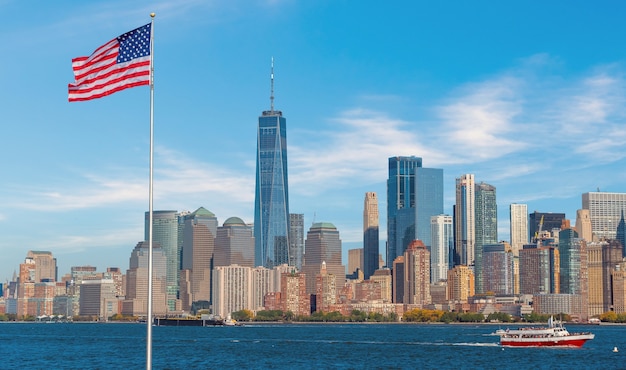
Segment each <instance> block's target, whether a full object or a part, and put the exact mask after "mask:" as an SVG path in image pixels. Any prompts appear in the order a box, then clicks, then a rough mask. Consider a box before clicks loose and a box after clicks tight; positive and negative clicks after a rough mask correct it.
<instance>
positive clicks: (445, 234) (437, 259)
mask: <svg viewBox="0 0 626 370" xmlns="http://www.w3.org/2000/svg"><path fill="white" fill-rule="evenodd" d="M430 234H431V247H430V279H431V283H436V282H438V281H440V280H446V279H447V278H448V270H449V269H450V268H452V266H451V264H450V252H452V246H453V245H454V242H453V240H454V238H453V234H452V216H449V215H438V216H431V217H430Z"/></svg>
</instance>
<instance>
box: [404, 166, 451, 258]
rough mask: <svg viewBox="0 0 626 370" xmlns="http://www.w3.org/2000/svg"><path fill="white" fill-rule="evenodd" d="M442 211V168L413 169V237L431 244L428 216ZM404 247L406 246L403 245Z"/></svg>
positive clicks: (429, 245) (427, 244)
mask: <svg viewBox="0 0 626 370" xmlns="http://www.w3.org/2000/svg"><path fill="white" fill-rule="evenodd" d="M442 213H443V170H442V169H440V168H424V167H418V168H416V169H415V239H417V240H421V241H422V242H423V243H424V245H425V246H426V247H431V246H432V241H431V239H430V218H431V217H432V216H437V215H440V214H442ZM405 248H406V247H405Z"/></svg>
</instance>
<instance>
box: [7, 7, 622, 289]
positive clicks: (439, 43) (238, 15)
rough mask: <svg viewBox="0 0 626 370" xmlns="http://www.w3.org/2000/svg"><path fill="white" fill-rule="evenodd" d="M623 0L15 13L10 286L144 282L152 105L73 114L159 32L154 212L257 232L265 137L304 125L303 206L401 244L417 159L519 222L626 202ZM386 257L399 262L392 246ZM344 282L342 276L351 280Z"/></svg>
mask: <svg viewBox="0 0 626 370" xmlns="http://www.w3.org/2000/svg"><path fill="white" fill-rule="evenodd" d="M625 11H626V4H624V3H623V2H621V1H595V2H589V1H550V2H544V1H525V2H517V3H515V4H513V3H512V2H503V1H495V0H494V1H472V2H468V1H441V2H434V1H397V2H390V3H384V4H383V3H381V2H380V1H376V2H374V1H367V0H366V1H342V0H316V1H295V0H258V1H243V0H233V1H210V0H203V1H200V0H178V1H154V0H152V1H147V0H146V1H133V2H128V1H121V0H120V1H118V0H112V1H111V0H107V1H89V2H76V1H61V0H59V1H55V2H39V3H38V4H37V5H36V6H34V5H33V4H32V3H31V2H25V1H18V0H14V1H11V0H0V53H1V55H3V56H4V58H1V59H0V86H2V89H0V94H1V96H0V102H1V103H0V108H1V109H0V117H1V122H2V126H1V127H2V129H1V130H2V134H1V135H0V138H1V139H0V140H1V142H2V145H0V155H1V156H2V158H3V160H2V161H0V173H1V174H2V177H1V178H2V180H1V181H0V256H1V257H0V279H1V280H4V279H5V278H7V277H10V276H11V274H12V273H13V271H14V270H16V269H18V267H19V263H21V262H23V260H24V257H25V256H26V253H27V251H28V250H31V249H32V250H50V251H52V252H53V254H54V255H55V256H56V257H57V261H58V265H59V274H60V275H62V274H65V273H67V272H69V269H70V267H71V266H75V265H92V266H96V267H97V268H98V270H100V271H102V270H104V269H106V267H108V266H117V267H121V268H122V269H126V268H128V259H129V256H130V252H131V251H132V249H133V247H134V246H135V244H136V243H137V242H138V241H141V240H142V239H143V220H144V218H143V217H144V212H145V211H147V209H148V156H149V89H148V88H147V87H145V86H144V87H138V88H134V89H129V90H125V91H122V92H119V93H116V94H114V95H111V96H109V97H105V98H103V99H98V100H93V101H88V102H80V103H68V102H67V84H68V83H69V82H71V81H72V79H73V75H72V70H71V58H73V57H77V56H82V55H89V54H90V53H91V52H92V51H93V50H94V49H95V48H96V47H98V46H100V45H102V44H104V43H105V42H107V41H108V40H110V39H112V38H114V37H116V36H118V35H120V34H122V33H124V32H126V31H129V30H131V29H133V28H136V27H138V26H140V25H143V24H145V23H148V22H149V21H150V17H149V13H150V12H155V13H156V14H157V16H156V21H155V51H154V52H155V69H156V72H155V107H154V111H155V162H154V166H155V180H154V207H155V209H157V210H158V209H175V210H181V211H182V210H190V211H193V210H195V209H197V208H198V207H200V206H203V207H205V208H207V209H209V210H210V211H212V212H214V213H215V214H216V215H217V217H218V220H219V222H220V224H221V223H222V222H224V221H225V220H226V219H227V218H229V217H231V216H237V217H241V218H242V219H244V220H245V221H247V222H252V221H253V213H254V173H255V172H254V171H255V150H256V126H257V119H258V116H259V115H260V114H261V112H262V111H263V110H267V109H268V108H269V103H270V101H269V95H270V84H269V74H270V60H271V58H272V57H274V58H275V96H276V99H275V107H276V108H277V109H279V110H282V111H283V114H284V116H285V117H286V118H287V130H288V131H287V137H288V152H289V186H290V208H291V212H293V213H304V215H305V225H306V228H307V229H308V226H309V225H310V224H311V223H312V222H313V221H325V222H332V223H334V224H335V225H336V226H337V228H338V229H339V231H340V233H341V238H342V240H343V242H344V249H345V250H347V249H349V248H357V247H360V246H361V243H362V242H361V241H362V209H363V198H364V194H365V192H366V191H375V192H377V193H378V197H379V199H380V204H379V208H380V210H381V219H380V221H381V239H385V238H386V217H385V216H384V214H385V210H386V206H387V205H386V178H387V159H388V158H389V157H390V156H395V155H416V156H420V157H422V158H423V163H424V167H434V168H443V170H444V186H445V189H444V197H445V206H444V210H445V212H446V213H451V212H452V203H453V202H454V179H455V177H458V176H460V175H461V174H463V173H474V174H475V175H476V179H477V181H485V182H487V183H490V184H492V185H494V186H496V188H497V200H498V213H499V214H498V217H499V220H498V221H499V231H500V232H499V238H500V239H504V240H507V239H508V237H509V231H508V227H509V222H508V217H509V213H508V206H509V204H510V203H513V202H517V203H527V204H528V208H529V211H530V212H532V211H534V210H537V211H540V212H565V213H566V216H567V217H568V218H570V219H572V221H573V220H574V218H575V212H576V210H577V209H578V208H580V207H581V194H582V193H585V192H588V191H595V190H596V189H598V188H600V189H601V190H602V191H613V192H624V191H626V186H625V184H626V172H625V171H624V168H626V166H625V165H626V163H625V162H626V160H625V159H624V158H625V157H626V144H625V143H626V126H625V125H624V123H625V121H626V117H625V116H626V111H625V110H624V107H625V103H626V76H625V72H626V65H625V62H626V47H625V46H624V45H625V43H624V40H625V36H626V23H624V22H623V17H622V16H623V14H624V12H625ZM381 253H382V254H383V255H384V249H383V248H381ZM344 263H347V261H344Z"/></svg>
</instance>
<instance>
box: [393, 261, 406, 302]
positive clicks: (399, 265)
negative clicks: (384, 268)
mask: <svg viewBox="0 0 626 370" xmlns="http://www.w3.org/2000/svg"><path fill="white" fill-rule="evenodd" d="M391 274H392V289H391V298H392V300H393V303H404V255H402V256H398V257H396V259H395V260H393V268H392V270H391Z"/></svg>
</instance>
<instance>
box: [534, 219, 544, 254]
mask: <svg viewBox="0 0 626 370" xmlns="http://www.w3.org/2000/svg"><path fill="white" fill-rule="evenodd" d="M542 231H543V215H541V219H540V220H539V229H538V230H537V231H536V232H535V241H536V242H537V248H539V247H541V232H542Z"/></svg>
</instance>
